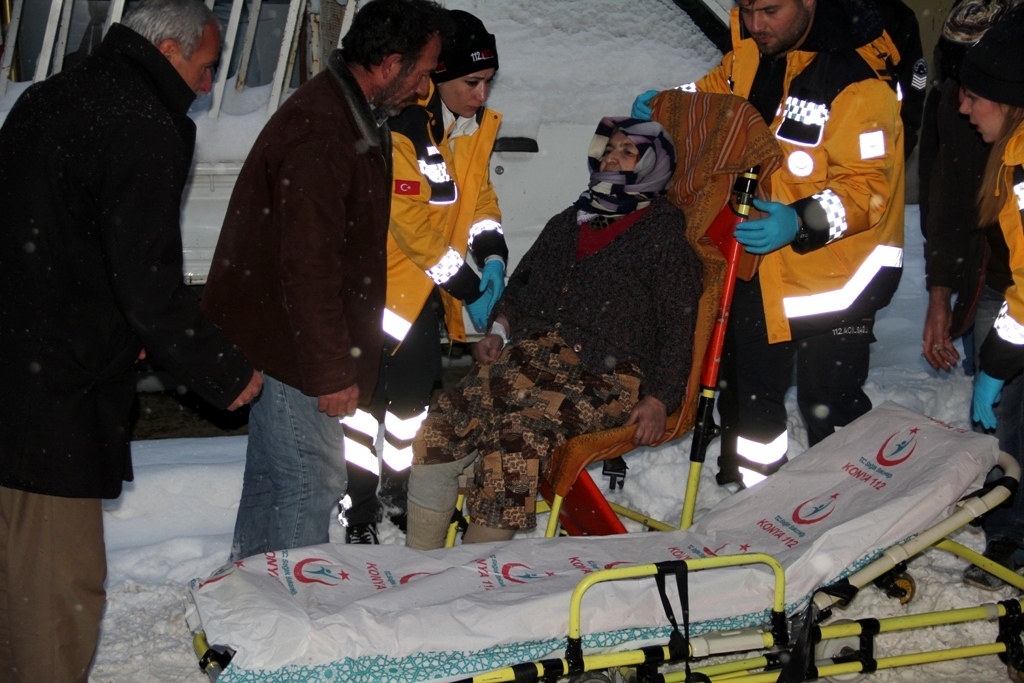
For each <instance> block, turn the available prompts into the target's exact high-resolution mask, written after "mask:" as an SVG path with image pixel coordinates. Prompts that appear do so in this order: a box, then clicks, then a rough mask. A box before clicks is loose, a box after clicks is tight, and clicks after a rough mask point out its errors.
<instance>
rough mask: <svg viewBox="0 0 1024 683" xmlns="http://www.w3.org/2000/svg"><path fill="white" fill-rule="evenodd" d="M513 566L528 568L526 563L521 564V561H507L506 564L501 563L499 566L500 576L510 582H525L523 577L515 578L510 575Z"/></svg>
mask: <svg viewBox="0 0 1024 683" xmlns="http://www.w3.org/2000/svg"><path fill="white" fill-rule="evenodd" d="M513 567H522V568H523V569H529V567H528V566H527V565H525V564H522V563H521V562H509V563H508V564H506V565H503V566H502V568H501V575H502V577H503V578H504V579H505V580H506V581H511V582H512V583H526V581H524V580H523V579H517V578H515V577H514V576H512V568H513ZM530 576H531V577H532V576H533V575H532V574H531V575H530Z"/></svg>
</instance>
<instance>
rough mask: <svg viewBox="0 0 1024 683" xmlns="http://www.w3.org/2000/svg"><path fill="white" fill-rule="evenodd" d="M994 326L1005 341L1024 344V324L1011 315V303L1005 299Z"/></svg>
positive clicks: (1019, 344)
mask: <svg viewBox="0 0 1024 683" xmlns="http://www.w3.org/2000/svg"><path fill="white" fill-rule="evenodd" d="M993 328H994V329H995V331H996V334H998V335H999V338H1000V339H1002V340H1003V341H1008V342H1010V343H1011V344H1013V345H1015V346H1021V345H1024V325H1021V324H1020V323H1019V322H1017V321H1016V320H1014V319H1013V316H1011V315H1010V304H1008V303H1007V302H1005V301H1004V302H1003V307H1002V308H1000V309H999V315H997V316H996V321H995V323H994V324H993Z"/></svg>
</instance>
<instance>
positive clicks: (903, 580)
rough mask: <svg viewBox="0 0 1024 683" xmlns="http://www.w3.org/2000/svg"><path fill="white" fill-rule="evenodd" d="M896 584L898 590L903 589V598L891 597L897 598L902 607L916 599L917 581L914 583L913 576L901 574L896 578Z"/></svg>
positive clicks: (905, 573)
mask: <svg viewBox="0 0 1024 683" xmlns="http://www.w3.org/2000/svg"><path fill="white" fill-rule="evenodd" d="M895 583H896V586H897V587H898V588H901V589H903V591H904V594H903V595H902V596H894V595H890V596H889V597H895V598H897V599H898V600H899V601H900V604H901V605H905V604H907V603H908V602H910V601H911V600H913V599H914V595H915V594H916V593H917V581H914V577H913V576H911V575H910V574H908V573H907V572H900V573H899V574H897V575H896V576H895Z"/></svg>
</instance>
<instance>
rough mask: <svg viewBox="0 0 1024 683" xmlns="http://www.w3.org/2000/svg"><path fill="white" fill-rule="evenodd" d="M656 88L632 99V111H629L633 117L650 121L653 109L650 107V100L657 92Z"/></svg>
mask: <svg viewBox="0 0 1024 683" xmlns="http://www.w3.org/2000/svg"><path fill="white" fill-rule="evenodd" d="M658 92H659V91H658V90H648V91H646V92H642V93H640V94H639V95H637V96H636V99H635V100H633V111H631V112H630V113H629V115H630V116H632V117H633V118H634V119H640V120H641V121H650V120H651V115H652V114H653V113H654V111H653V110H652V109H651V100H653V99H654V96H655V95H657V94H658Z"/></svg>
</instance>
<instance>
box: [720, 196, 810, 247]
mask: <svg viewBox="0 0 1024 683" xmlns="http://www.w3.org/2000/svg"><path fill="white" fill-rule="evenodd" d="M754 206H755V207H757V209H758V210H759V211H764V212H765V213H767V214H768V215H767V216H766V217H764V218H758V219H757V220H753V221H745V222H743V223H740V224H739V225H737V226H736V231H735V232H733V235H734V236H735V237H736V241H737V242H739V243H740V244H742V245H743V246H744V247H746V249H747V251H748V252H749V253H751V254H758V255H760V254H768V253H770V252H773V251H775V250H776V249H781V248H782V247H784V246H786V245H787V244H789V243H791V242H792V241H793V238H794V237H796V233H797V231H798V230H799V229H800V219H799V217H798V216H797V213H796V209H794V208H793V207H791V206H787V205H786V204H781V203H779V202H762V201H761V200H760V199H755V200H754Z"/></svg>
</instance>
